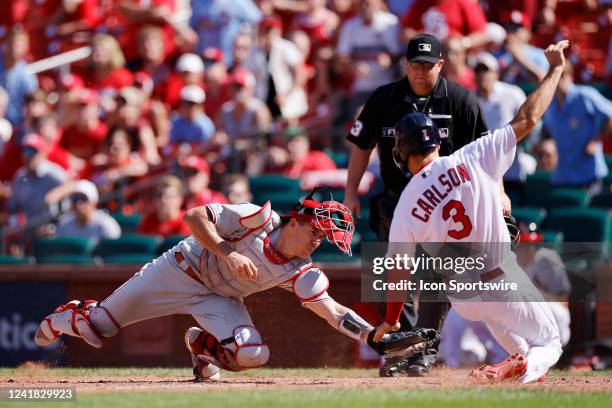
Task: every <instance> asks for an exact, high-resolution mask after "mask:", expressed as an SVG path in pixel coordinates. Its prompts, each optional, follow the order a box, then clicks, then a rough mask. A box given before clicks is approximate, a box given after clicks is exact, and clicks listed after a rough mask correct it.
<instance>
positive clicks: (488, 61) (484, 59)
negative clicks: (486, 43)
mask: <svg viewBox="0 0 612 408" xmlns="http://www.w3.org/2000/svg"><path fill="white" fill-rule="evenodd" d="M478 65H484V66H485V67H487V69H488V70H489V71H495V72H498V71H499V62H497V58H495V57H494V56H493V55H492V54H489V53H488V52H479V53H478V55H476V66H478Z"/></svg>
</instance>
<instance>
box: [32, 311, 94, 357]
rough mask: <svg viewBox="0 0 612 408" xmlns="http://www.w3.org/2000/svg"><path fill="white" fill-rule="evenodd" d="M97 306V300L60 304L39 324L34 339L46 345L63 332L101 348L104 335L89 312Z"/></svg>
mask: <svg viewBox="0 0 612 408" xmlns="http://www.w3.org/2000/svg"><path fill="white" fill-rule="evenodd" d="M96 306H97V302H96V301H95V300H86V301H84V302H82V301H80V300H73V301H70V302H68V303H67V304H65V305H61V306H59V307H58V308H57V309H55V311H54V312H53V313H52V314H50V315H49V316H47V317H45V318H44V319H43V321H42V322H41V323H40V325H39V326H38V329H37V330H36V334H35V335H34V341H35V342H36V344H37V345H39V346H46V345H49V344H51V343H54V342H56V341H57V340H58V339H59V336H60V335H61V334H67V335H69V336H74V337H80V338H82V339H83V340H84V341H85V342H86V343H87V344H89V345H91V346H93V347H96V348H101V347H102V346H103V340H102V339H103V338H102V335H101V334H100V333H99V332H98V329H97V328H96V327H95V326H94V325H93V324H92V322H91V321H90V318H89V313H90V311H91V310H93V309H94V308H95V307H96Z"/></svg>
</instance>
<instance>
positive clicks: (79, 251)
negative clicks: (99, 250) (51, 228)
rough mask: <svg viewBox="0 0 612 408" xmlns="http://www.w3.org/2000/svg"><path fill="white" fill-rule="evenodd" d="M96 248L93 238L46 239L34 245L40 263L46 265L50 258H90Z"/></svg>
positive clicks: (35, 254)
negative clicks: (70, 256)
mask: <svg viewBox="0 0 612 408" xmlns="http://www.w3.org/2000/svg"><path fill="white" fill-rule="evenodd" d="M95 246H96V240H95V239H93V238H82V237H56V238H45V239H39V240H38V241H36V242H35V243H34V256H35V257H36V260H37V262H38V263H46V260H48V259H50V257H54V256H60V255H74V256H90V255H91V253H92V252H93V250H94V248H95ZM54 263H57V262H54Z"/></svg>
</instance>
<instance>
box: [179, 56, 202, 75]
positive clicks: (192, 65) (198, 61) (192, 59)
mask: <svg viewBox="0 0 612 408" xmlns="http://www.w3.org/2000/svg"><path fill="white" fill-rule="evenodd" d="M176 70H177V71H178V72H191V73H194V74H201V73H202V72H204V62H203V61H202V58H200V57H198V56H197V55H196V54H183V55H181V56H180V57H179V59H178V61H177V62H176Z"/></svg>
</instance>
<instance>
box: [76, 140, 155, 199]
mask: <svg viewBox="0 0 612 408" xmlns="http://www.w3.org/2000/svg"><path fill="white" fill-rule="evenodd" d="M133 144H134V141H133V139H132V137H131V136H130V134H129V133H128V132H127V131H126V130H125V129H122V128H114V129H111V131H110V132H109V135H108V138H107V142H106V144H105V146H104V152H103V153H101V154H98V155H96V156H95V157H93V158H92V159H91V161H90V162H89V163H88V165H87V167H86V168H85V169H84V170H83V171H82V173H81V178H86V179H89V180H91V181H93V182H94V183H95V184H96V185H97V186H98V189H99V190H100V193H101V194H108V193H111V192H113V191H115V190H116V187H117V186H118V185H125V184H127V183H128V182H129V181H131V180H132V179H133V178H135V177H140V176H144V175H145V174H146V173H147V171H148V166H147V163H146V162H145V161H144V159H143V158H142V157H141V156H140V154H139V153H138V152H137V151H135V150H134V149H133Z"/></svg>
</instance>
